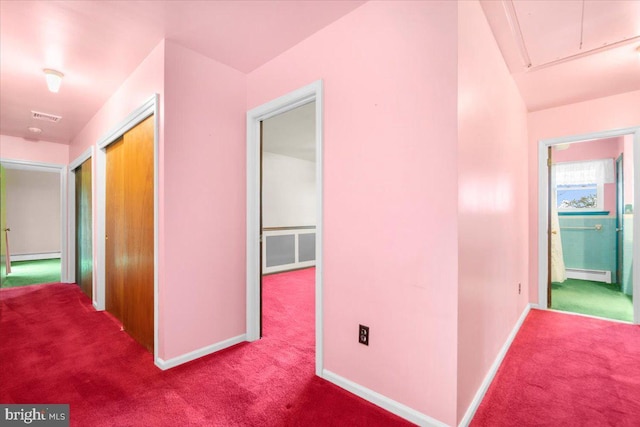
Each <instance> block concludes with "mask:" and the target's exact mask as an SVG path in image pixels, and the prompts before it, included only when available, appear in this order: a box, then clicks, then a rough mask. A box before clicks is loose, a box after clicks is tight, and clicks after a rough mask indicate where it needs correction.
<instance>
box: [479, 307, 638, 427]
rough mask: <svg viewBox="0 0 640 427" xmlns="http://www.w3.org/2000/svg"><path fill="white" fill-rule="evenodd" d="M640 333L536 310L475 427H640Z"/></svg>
mask: <svg viewBox="0 0 640 427" xmlns="http://www.w3.org/2000/svg"><path fill="white" fill-rule="evenodd" d="M639 420H640V326H638V325H628V324H624V323H619V322H610V321H606V320H600V319H593V318H588V317H583V316H573V315H568V314H564V313H558V312H553V311H546V310H544V311H543V310H531V312H530V313H529V315H528V316H527V319H526V320H525V321H524V323H523V325H522V327H521V328H520V331H519V332H518V335H517V336H516V338H515V340H514V341H513V343H512V345H511V348H510V349H509V351H508V352H507V355H506V356H505V359H504V361H503V363H502V365H501V366H500V368H499V369H498V372H497V374H496V376H495V378H494V380H493V382H492V384H491V386H490V387H489V389H488V391H487V393H486V395H485V397H484V399H483V400H482V403H481V404H480V407H479V408H478V411H477V412H476V415H475V417H474V418H473V420H472V422H471V424H470V425H471V426H472V427H480V426H490V427H506V426H514V427H515V426H517V427H527V426H566V427H573V426H575V427H583V426H618V427H625V426H628V427H632V426H638V425H639Z"/></svg>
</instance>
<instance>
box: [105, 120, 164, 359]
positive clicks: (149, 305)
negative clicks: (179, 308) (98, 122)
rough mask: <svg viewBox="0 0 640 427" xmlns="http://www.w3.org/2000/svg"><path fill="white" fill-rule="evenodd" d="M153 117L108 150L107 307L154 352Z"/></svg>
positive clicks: (130, 131)
mask: <svg viewBox="0 0 640 427" xmlns="http://www.w3.org/2000/svg"><path fill="white" fill-rule="evenodd" d="M153 140H154V118H153V116H151V117H149V118H147V119H145V120H144V121H143V122H141V123H140V124H138V125H137V126H136V127H134V128H133V129H131V130H129V131H128V132H127V133H125V134H124V136H123V137H122V138H121V139H119V140H118V141H116V142H114V143H112V144H110V145H109V146H108V147H107V167H106V175H107V176H106V179H107V192H106V239H107V240H106V242H105V248H106V253H105V272H106V274H105V276H106V277H105V279H106V308H107V311H109V312H110V313H112V314H113V315H114V316H116V317H117V318H118V319H120V321H121V322H122V325H123V327H124V329H125V331H127V333H129V334H130V335H131V336H132V337H133V338H134V339H136V340H137V341H138V342H139V343H141V344H142V345H144V346H145V347H146V348H147V349H148V350H149V351H152V350H153V339H154V333H153V332H154V330H153V324H154V322H153V307H154V304H153V302H154V294H153V282H154V277H153V274H154V264H153V262H154V261H153V260H154V227H153V224H154V221H153V195H154V187H153V186H154V179H153V177H154V164H153Z"/></svg>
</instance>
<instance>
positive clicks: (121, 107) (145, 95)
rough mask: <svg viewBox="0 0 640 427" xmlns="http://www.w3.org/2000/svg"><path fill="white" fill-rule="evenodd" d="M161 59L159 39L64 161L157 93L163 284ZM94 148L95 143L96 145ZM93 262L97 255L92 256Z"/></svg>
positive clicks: (162, 45)
mask: <svg viewBox="0 0 640 427" xmlns="http://www.w3.org/2000/svg"><path fill="white" fill-rule="evenodd" d="M164 60H165V42H164V41H162V42H160V43H159V44H158V45H157V46H156V47H155V48H154V49H153V50H152V51H151V53H150V54H149V55H148V56H147V57H146V58H145V59H144V61H142V63H141V64H140V65H139V66H138V68H136V70H135V71H134V72H133V73H132V74H131V75H130V76H129V77H128V78H127V80H126V81H125V82H124V83H123V84H122V85H121V86H120V88H118V90H117V91H116V92H115V93H114V94H113V95H112V96H111V98H109V100H108V101H107V102H106V103H105V104H104V105H103V106H102V107H101V108H100V110H99V111H98V112H97V113H96V115H95V116H93V118H92V119H91V120H90V121H89V122H88V123H87V124H86V125H85V127H84V128H83V129H82V130H81V131H80V133H79V134H78V135H77V136H76V137H75V138H74V139H73V141H72V142H71V147H70V153H69V156H68V159H67V161H68V162H72V161H74V160H75V159H76V158H77V157H78V156H80V155H81V154H82V153H83V152H84V151H85V150H86V149H87V148H88V147H90V146H92V145H93V146H95V145H96V144H97V142H98V140H100V139H101V138H102V137H103V136H104V135H106V134H107V133H108V132H110V131H112V130H113V129H114V127H115V126H117V125H118V124H119V123H121V122H122V121H123V120H124V119H125V118H126V117H127V116H128V115H129V114H130V113H131V112H133V111H134V110H135V109H136V108H138V107H140V106H141V105H142V104H143V103H144V102H145V101H147V100H148V99H149V98H150V97H151V96H153V95H154V94H155V93H157V94H159V95H160V96H159V99H160V106H159V116H160V117H158V118H157V119H158V120H159V129H160V130H159V133H160V135H159V137H158V139H159V151H160V154H159V156H160V167H159V181H160V185H159V193H160V197H159V199H160V200H159V221H160V230H161V231H160V236H159V247H160V250H159V277H158V280H159V284H160V286H162V283H163V282H164V274H165V273H164V270H165V263H164V259H163V255H164V244H163V242H164V236H163V233H162V230H163V228H164V227H163V218H164V205H165V203H164V191H163V181H164V170H163V163H162V158H163V150H164V125H163V123H164V122H163V105H164ZM95 149H96V150H97V147H96V148H95ZM92 165H93V171H92V174H93V176H96V162H92ZM93 187H94V188H93V191H94V194H95V191H96V180H95V179H94V180H93ZM93 203H94V205H93V224H94V227H95V226H96V224H97V220H98V219H97V212H98V209H97V197H94V198H93ZM93 247H94V257H95V256H96V252H97V245H94V246H93ZM94 265H98V264H96V259H95V258H94ZM162 310H163V307H160V316H159V317H160V320H159V322H160V331H162V330H163V328H162V324H163V322H162V318H163V315H162ZM159 341H160V342H159V346H160V352H159V353H160V357H162V354H163V337H162V334H161V336H160V340H159Z"/></svg>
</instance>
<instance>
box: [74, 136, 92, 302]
mask: <svg viewBox="0 0 640 427" xmlns="http://www.w3.org/2000/svg"><path fill="white" fill-rule="evenodd" d="M91 157H93V146H91V147H89V148H87V149H86V150H85V151H84V152H83V153H82V154H80V155H79V156H78V157H77V158H76V159H75V160H74V161H72V162H71V163H69V175H68V183H69V198H68V208H67V212H69V226H68V228H67V229H68V230H69V237H68V241H69V250H68V254H69V262H68V265H69V273H68V277H69V281H70V282H71V283H74V282H75V281H76V249H77V248H76V169H77V168H78V167H79V166H80V165H81V164H83V163H84V162H86V161H87V160H89V159H90V158H91ZM91 176H92V177H93V165H92V167H91ZM91 193H92V194H93V179H92V182H91ZM91 212H93V206H91ZM91 224H92V226H91V243H92V244H93V242H95V241H96V239H95V237H96V236H95V227H93V213H92V218H91ZM91 256H92V257H93V254H92V255H91ZM95 264H96V263H95V260H94V262H93V265H95ZM91 277H92V280H91V289H92V292H91V294H92V295H93V301H92V303H93V306H94V307H95V306H96V275H95V274H92V275H91Z"/></svg>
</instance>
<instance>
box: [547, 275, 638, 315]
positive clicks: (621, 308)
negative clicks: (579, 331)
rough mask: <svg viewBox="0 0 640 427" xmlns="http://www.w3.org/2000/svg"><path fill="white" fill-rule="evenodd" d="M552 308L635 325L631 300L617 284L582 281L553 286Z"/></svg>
mask: <svg viewBox="0 0 640 427" xmlns="http://www.w3.org/2000/svg"><path fill="white" fill-rule="evenodd" d="M551 308H553V309H555V310H562V311H570V312H573V313H581V314H588V315H590V316H598V317H605V318H607V319H616V320H625V321H627V322H633V302H632V299H631V296H630V295H626V294H624V293H622V292H620V286H619V285H616V284H607V283H602V282H591V281H588V280H578V279H567V280H565V281H564V282H563V283H552V284H551Z"/></svg>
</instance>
